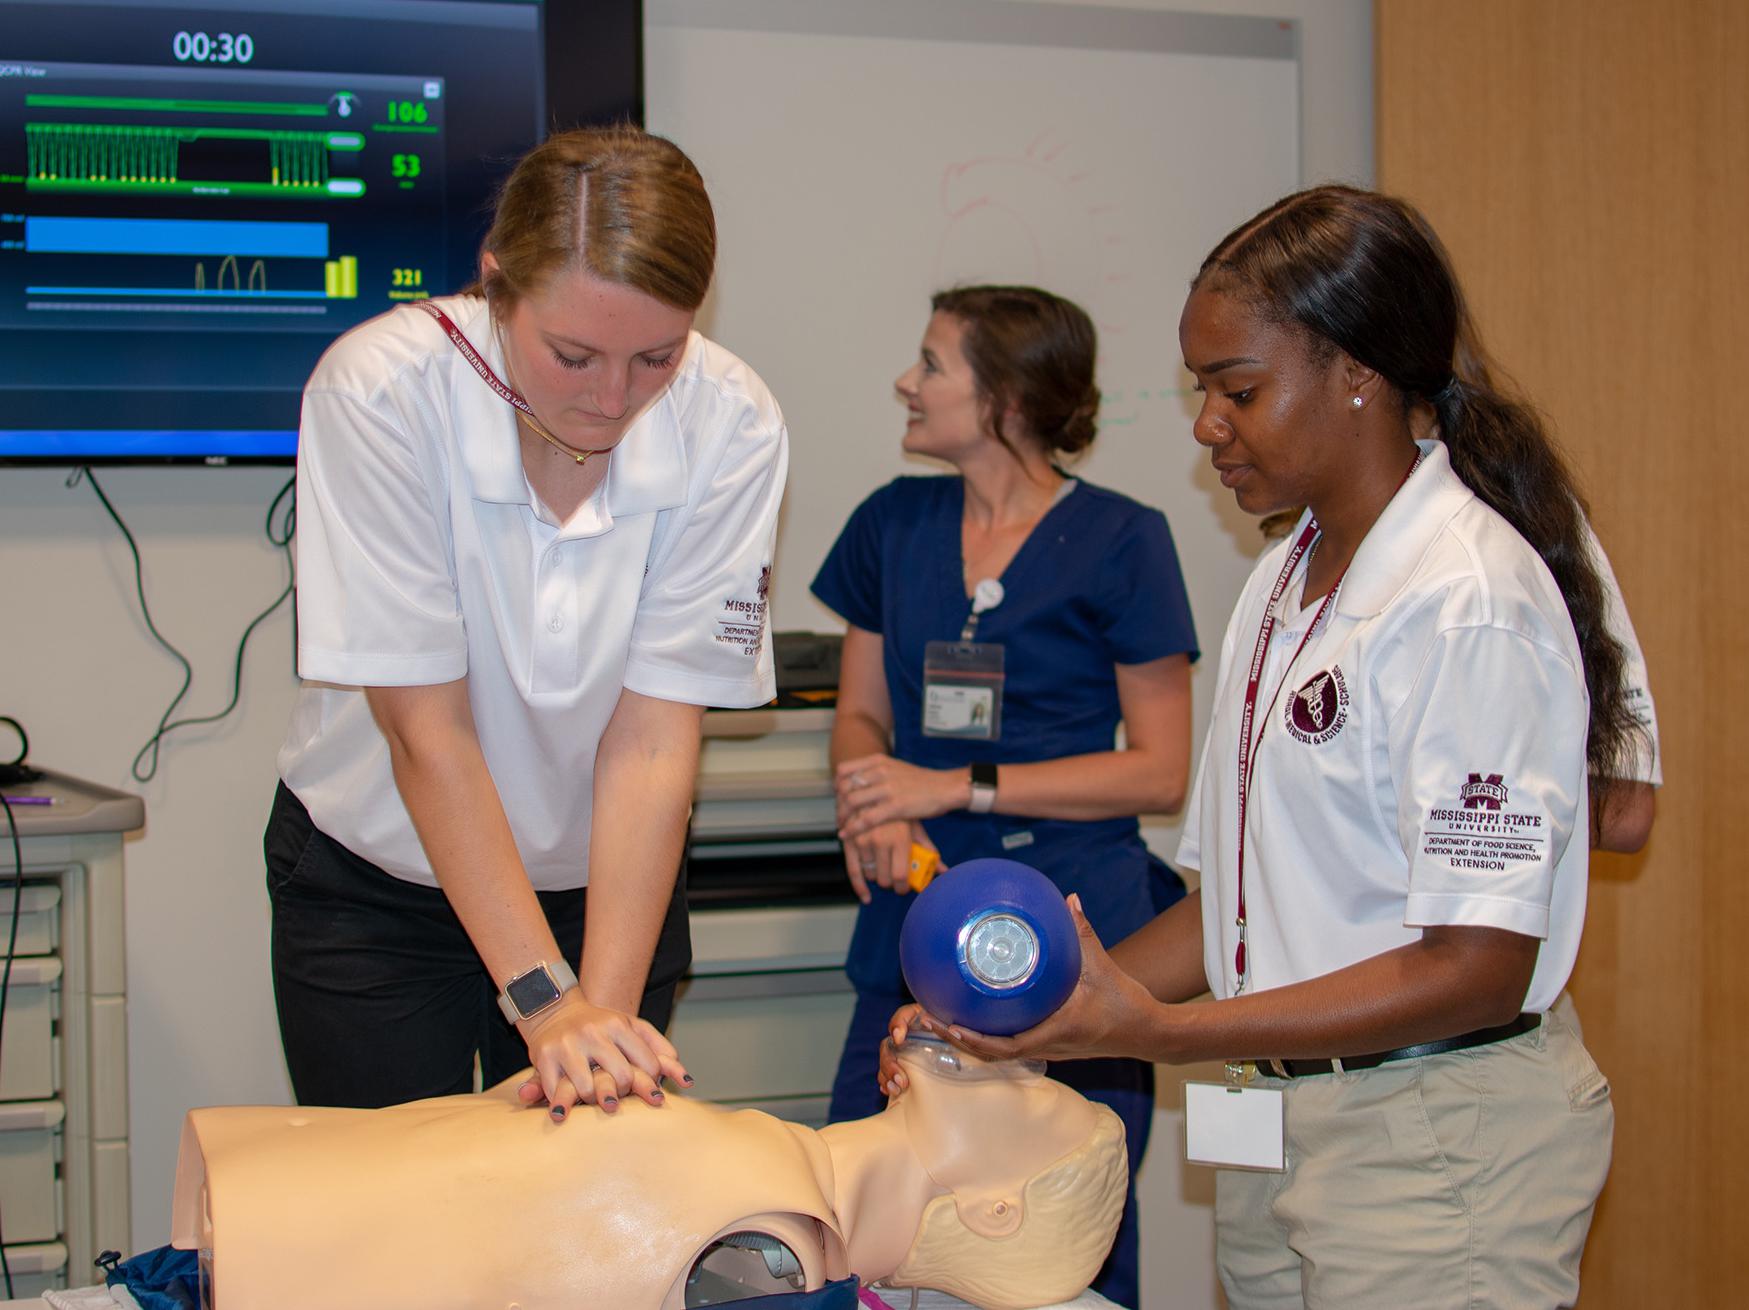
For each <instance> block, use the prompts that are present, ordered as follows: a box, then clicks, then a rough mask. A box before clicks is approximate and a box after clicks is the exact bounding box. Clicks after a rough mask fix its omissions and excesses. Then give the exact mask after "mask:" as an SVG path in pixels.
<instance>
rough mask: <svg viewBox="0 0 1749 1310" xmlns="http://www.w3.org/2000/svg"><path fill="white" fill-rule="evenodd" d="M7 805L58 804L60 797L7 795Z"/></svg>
mask: <svg viewBox="0 0 1749 1310" xmlns="http://www.w3.org/2000/svg"><path fill="white" fill-rule="evenodd" d="M6 803H7V804H8V805H58V804H59V803H60V798H59V797H56V796H8V797H7V798H6Z"/></svg>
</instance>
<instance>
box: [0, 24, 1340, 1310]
mask: <svg viewBox="0 0 1749 1310" xmlns="http://www.w3.org/2000/svg"><path fill="white" fill-rule="evenodd" d="M943 2H944V3H948V2H950V0H943ZM1028 2H1029V0H1011V3H1015V4H1024V3H1028ZM1073 2H1083V0H1073ZM1084 2H1087V3H1093V2H1096V0H1084ZM1102 2H1104V3H1108V4H1109V3H1114V0H1102ZM1133 7H1137V8H1154V9H1194V10H1206V11H1216V12H1234V13H1262V14H1272V15H1278V16H1281V17H1284V18H1293V19H1299V20H1301V21H1302V24H1303V26H1302V31H1303V42H1304V44H1303V47H1302V62H1301V68H1302V77H1303V82H1302V110H1301V158H1302V166H1303V170H1304V174H1305V178H1306V179H1307V180H1320V179H1324V178H1346V179H1353V180H1360V181H1365V180H1367V179H1369V178H1370V176H1371V173H1372V33H1371V13H1372V6H1371V3H1370V0H1257V2H1256V3H1250V2H1246V3H1232V4H1222V3H1219V2H1218V0H1172V2H1171V3H1134V4H1133ZM666 73H667V70H666V69H664V68H663V67H662V66H660V65H659V64H651V65H650V66H649V67H648V68H647V82H648V85H649V87H650V88H652V92H654V89H655V88H657V87H659V86H661V85H662V81H663V78H664V76H665V75H666ZM1218 110H1219V112H1221V113H1232V112H1241V111H1242V107H1235V106H1232V105H1224V106H1219V107H1218ZM682 144H683V145H684V144H685V143H684V142H682ZM756 144H757V143H756V142H750V143H749V148H755V147H756ZM1234 217H1235V219H1237V218H1239V217H1242V215H1235V216H1234ZM1188 273H1189V270H1186V275H1187V276H1188ZM901 344H902V343H901ZM1163 348H1164V349H1167V350H1170V349H1172V347H1171V345H1170V343H1164V344H1163ZM895 371H896V367H895V368H892V369H889V368H887V367H886V365H885V364H884V362H883V364H882V365H881V371H880V381H881V382H882V383H884V381H885V379H886V377H887V376H888V374H889V373H891V372H895ZM821 439H829V438H821ZM64 476H65V475H64V473H63V472H60V471H55V470H18V469H4V470H0V713H4V714H10V715H13V716H14V717H16V718H18V719H20V720H22V721H23V722H24V723H25V724H26V726H27V727H28V728H29V729H30V731H31V736H32V746H33V750H32V755H33V759H34V760H35V761H36V762H38V763H40V764H44V765H47V766H50V767H53V768H57V769H60V770H63V771H66V772H71V773H76V774H80V775H82V776H85V777H89V778H91V779H93V780H95V781H98V782H102V783H106V784H109V785H112V786H118V787H128V788H130V789H132V790H137V791H138V792H140V794H141V795H143V796H144V798H145V801H146V809H147V827H146V830H145V831H144V833H143V834H141V835H140V836H138V837H136V838H134V839H133V840H131V841H130V842H129V844H128V861H129V866H128V873H129V902H128V952H129V990H130V995H129V1035H130V1042H131V1049H130V1057H129V1066H130V1078H131V1081H132V1086H131V1099H130V1105H131V1116H132V1125H131V1130H132V1133H133V1140H134V1148H133V1180H134V1181H133V1192H134V1198H133V1199H134V1206H133V1212H134V1245H135V1246H136V1247H137V1248H145V1247H148V1246H151V1245H155V1244H158V1243H160V1242H162V1241H164V1240H165V1239H166V1238H167V1236H168V1232H169V1218H168V1206H169V1194H170V1187H171V1182H172V1178H173V1174H174V1163H175V1149H176V1134H177V1131H178V1127H179V1124H180V1122H181V1118H182V1115H183V1112H184V1111H185V1110H186V1109H188V1108H189V1107H191V1106H195V1105H200V1104H208V1103H215V1102H275V1101H284V1100H287V1099H289V1093H288V1088H287V1083H286V1079H285V1074H284V1067H283V1063H282V1061H281V1058H280V1053H279V1044H278V1036H277V1031H276V1027H275V1022H274V1015H273V1002H272V993H271V984H270V981H269V973H268V963H267V900H266V894H265V890H264V888H263V883H262V878H263V873H262V868H261V860H260V832H261V825H262V823H263V821H264V820H265V817H266V813H267V806H268V802H269V799H270V796H271V792H272V786H273V758H274V753H275V751H276V750H277V748H278V744H279V738H280V734H281V732H282V730H283V726H284V723H285V719H286V715H287V713H288V712H289V708H290V704H291V697H292V691H293V686H294V684H293V678H292V672H291V625H290V620H289V618H288V616H286V615H285V614H284V613H283V612H282V613H281V614H279V615H276V616H275V617H274V618H273V619H271V620H269V621H268V622H267V623H265V624H263V625H262V627H261V628H260V629H259V630H258V631H257V633H256V636H255V639H254V643H253V646H252V651H251V656H250V662H249V665H248V667H247V670H246V674H245V685H244V697H243V703H242V706H241V708H240V710H239V711H238V713H237V714H236V715H234V716H233V717H232V718H231V719H230V720H228V721H227V722H226V724H225V725H223V726H222V727H219V728H216V729H214V728H202V729H195V730H192V731H190V732H188V733H185V734H180V735H179V737H178V738H173V739H172V741H171V743H170V744H169V745H168V746H167V748H166V752H165V755H164V761H163V766H162V769H161V771H160V773H159V775H158V778H157V779H156V781H154V782H153V783H151V784H149V785H146V786H143V787H135V786H133V784H132V783H131V781H130V779H129V778H128V765H129V762H130V761H131V760H132V758H133V756H134V752H135V751H136V750H137V749H138V747H139V746H140V744H141V743H142V742H143V741H144V740H145V738H146V737H147V735H148V734H149V733H150V731H151V729H152V727H153V725H154V724H155V723H156V721H157V718H158V715H159V713H160V712H161V710H162V708H163V706H164V704H165V702H166V701H167V700H168V699H169V697H170V695H171V694H172V693H173V692H174V690H175V687H176V684H177V680H178V675H177V670H176V668H175V666H174V665H173V664H172V663H171V661H170V659H169V657H168V656H166V655H163V654H162V653H161V652H159V651H158V650H157V649H156V648H155V647H154V645H153V644H152V642H151V639H150V637H149V635H148V634H147V633H146V631H145V628H144V625H143V624H142V623H141V621H140V619H139V617H138V612H137V607H136V605H135V602H134V598H133V581H132V571H131V570H132V566H131V563H130V562H129V560H128V557H127V553H126V550H125V547H124V546H123V545H122V543H121V541H120V539H119V536H118V535H117V533H116V532H115V530H114V528H113V527H112V526H111V525H110V524H109V522H108V520H107V519H106V518H105V517H104V515H103V513H102V511H101V508H100V507H99V506H98V504H97V502H96V499H95V497H94V496H92V494H91V492H90V490H89V488H87V487H83V486H81V487H77V488H73V489H67V488H66V487H64V486H63V482H64ZM100 476H101V477H102V478H103V482H104V486H105V488H106V489H107V490H108V491H109V492H110V495H111V497H112V499H114V500H115V502H116V503H117V506H118V508H120V509H121V511H122V512H123V514H124V516H126V517H127V519H128V521H129V523H130V525H131V526H132V527H133V529H134V532H135V535H136V536H137V538H138V539H139V542H140V545H141V548H142V550H143V552H144V554H145V559H146V585H147V589H148V595H149V597H150V598H151V600H152V602H153V606H154V613H155V615H156V617H157V619H158V622H159V626H160V628H161V629H162V630H163V631H164V632H165V633H166V634H167V635H168V636H170V638H171V639H172V640H173V641H176V642H177V643H178V644H180V645H182V646H183V647H184V649H185V650H186V651H187V652H188V654H189V655H190V657H191V658H192V659H193V661H194V663H195V667H196V669H197V671H198V676H197V680H196V683H195V688H194V692H193V697H192V702H191V706H192V708H193V709H194V711H195V712H197V713H204V712H210V711H212V710H215V709H217V708H218V707H219V706H220V705H222V704H223V702H224V700H225V698H226V696H227V695H228V691H229V677H230V667H231V657H232V653H233V652H234V650H235V644H236V638H237V636H238V634H239V633H240V632H241V631H242V628H243V626H244V625H245V623H247V621H248V619H249V618H250V617H251V616H252V615H253V614H254V613H255V612H256V611H257V610H258V609H259V608H260V607H261V606H262V605H264V604H265V603H266V602H267V601H268V600H270V599H271V598H272V596H273V595H274V594H276V592H277V591H278V589H279V587H280V586H281V585H283V581H284V573H283V565H282V563H281V559H280V556H279V554H278V552H276V551H275V550H273V549H272V547H270V546H269V545H268V544H267V542H266V541H265V539H264V538H263V536H262V535H261V520H262V518H263V516H264V515H265V512H266V508H267V504H268V502H269V501H270V500H271V499H272V497H273V494H274V492H275V491H276V490H277V489H278V487H279V485H280V482H281V481H283V476H284V475H283V474H282V473H280V472H278V471H275V470H249V469H230V470H223V469H221V470H207V469H127V470H116V471H113V472H106V473H102V474H101V475H100ZM794 495H795V492H794V491H793V490H792V499H793V497H794ZM1209 512H1210V513H1211V514H1214V513H1215V510H1214V508H1213V507H1212V506H1211V508H1210V511H1209ZM1177 526H1178V530H1179V531H1180V533H1181V534H1182V533H1183V532H1184V531H1186V530H1187V528H1188V527H1189V526H1190V525H1187V524H1184V523H1179V524H1178V525H1177ZM1198 617H1199V622H1200V624H1201V626H1202V629H1203V632H1204V639H1205V641H1212V640H1213V639H1214V637H1215V635H1216V634H1218V632H1219V631H1220V624H1219V621H1218V620H1211V618H1210V617H1208V616H1206V615H1202V614H1199V616H1198ZM778 618H779V621H780V622H786V621H787V622H807V623H810V624H812V623H815V622H817V621H818V620H817V619H816V617H815V616H813V615H811V614H808V615H803V614H795V615H788V616H786V615H784V614H782V613H780V614H779V615H778ZM1165 849H1169V846H1168V847H1166V848H1165ZM1175 1076H1176V1075H1170V1076H1169V1077H1168V1078H1167V1079H1166V1080H1165V1081H1166V1085H1167V1088H1168V1090H1167V1091H1166V1092H1165V1093H1164V1094H1163V1098H1162V1103H1163V1106H1164V1107H1165V1108H1164V1109H1163V1111H1162V1114H1161V1116H1160V1121H1159V1123H1158V1125H1157V1136H1156V1140H1157V1141H1158V1142H1159V1143H1160V1149H1158V1150H1157V1152H1156V1155H1155V1157H1154V1158H1155V1165H1154V1166H1153V1167H1152V1168H1150V1169H1149V1170H1148V1171H1146V1172H1145V1174H1144V1178H1143V1187H1144V1193H1145V1204H1146V1205H1147V1206H1148V1207H1149V1215H1150V1219H1149V1227H1148V1249H1147V1254H1146V1257H1145V1259H1146V1263H1145V1265H1144V1273H1145V1277H1146V1278H1147V1280H1148V1285H1149V1303H1150V1305H1156V1306H1179V1305H1183V1306H1203V1305H1207V1304H1209V1303H1210V1298H1211V1295H1212V1293H1211V1292H1210V1291H1209V1287H1210V1283H1209V1279H1208V1275H1207V1261H1208V1245H1207V1238H1206V1234H1207V1231H1208V1229H1207V1210H1206V1202H1205V1199H1204V1195H1203V1193H1204V1189H1205V1185H1206V1180H1205V1179H1201V1178H1193V1177H1190V1176H1189V1175H1187V1174H1184V1173H1183V1172H1181V1171H1180V1170H1178V1169H1176V1168H1164V1169H1163V1168H1161V1167H1160V1162H1161V1161H1167V1160H1169V1156H1168V1154H1167V1152H1168V1151H1169V1150H1171V1149H1172V1148H1171V1142H1172V1140H1173V1136H1174V1135H1175V1134H1176V1133H1177V1132H1178V1131H1180V1130H1179V1129H1178V1128H1177V1122H1178V1121H1177V1120H1176V1118H1175V1117H1174V1114H1175V1112H1174V1110H1173V1108H1172V1107H1173V1105H1174V1104H1175V1094H1174V1093H1173V1092H1172V1091H1171V1090H1170V1089H1171V1088H1173V1087H1175V1082H1174V1081H1173V1078H1175ZM1199 1223H1200V1224H1201V1225H1202V1226H1201V1227H1200V1228H1198V1227H1197V1226H1196V1225H1197V1224H1199Z"/></svg>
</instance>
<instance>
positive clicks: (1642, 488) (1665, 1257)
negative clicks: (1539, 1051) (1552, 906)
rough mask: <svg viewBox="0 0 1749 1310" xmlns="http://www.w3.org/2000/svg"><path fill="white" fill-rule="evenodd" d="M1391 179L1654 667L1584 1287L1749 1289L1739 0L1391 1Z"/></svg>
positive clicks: (1618, 895) (1746, 239)
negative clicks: (1643, 801) (1644, 801)
mask: <svg viewBox="0 0 1749 1310" xmlns="http://www.w3.org/2000/svg"><path fill="white" fill-rule="evenodd" d="M1376 19H1377V22H1376V34H1377V42H1378V48H1377V57H1378V118H1377V122H1378V166H1379V178H1380V185H1381V186H1382V187H1384V188H1385V189H1386V190H1390V191H1395V192H1398V193H1400V194H1403V195H1405V196H1407V197H1409V198H1410V199H1412V200H1414V201H1415V202H1416V203H1417V204H1419V205H1421V206H1422V207H1423V208H1424V209H1425V210H1426V212H1427V214H1428V216H1429V217H1430V218H1431V220H1432V222H1433V224H1434V226H1435V228H1437V229H1438V231H1439V232H1440V233H1441V235H1442V236H1443V237H1444V239H1445V241H1446V243H1447V245H1448V246H1449V248H1450V250H1451V253H1452V256H1453V259H1454V262H1455V263H1456V265H1457V268H1458V272H1459V275H1460V277H1461V278H1462V279H1463V282H1464V284H1465V287H1466V290H1467V292H1468V294H1469V298H1470V301H1471V305H1472V308H1473V310H1474V311H1475V314H1476V317H1477V319H1478V321H1479V323H1480V326H1481V329H1482V333H1483V337H1484V340H1486V341H1487V342H1488V343H1489V345H1490V347H1491V349H1492V350H1493V352H1494V353H1495V354H1496V355H1497V356H1498V357H1499V359H1500V360H1501V361H1502V362H1503V363H1504V364H1505V365H1506V366H1507V368H1508V369H1509V371H1511V372H1512V373H1513V374H1514V375H1515V376H1516V378H1517V379H1518V381H1519V382H1520V384H1521V385H1522V386H1523V388H1524V389H1525V390H1526V391H1527V392H1528V393H1529V394H1530V395H1531V397H1532V398H1534V399H1535V400H1536V401H1537V402H1538V404H1539V405H1541V406H1542V407H1543V408H1544V409H1545V410H1546V411H1547V413H1548V414H1549V415H1550V416H1551V418H1552V419H1553V421H1554V424H1555V427H1556V429H1557V431H1558V433H1559V435H1560V437H1561V439H1562V441H1563V442H1564V444H1565V445H1566V447H1567V449H1568V451H1569V453H1570V454H1571V456H1572V458H1573V461H1574V463H1575V464H1576V465H1577V467H1578V469H1579V471H1580V473H1581V476H1582V478H1583V479H1584V482H1585V484H1586V487H1587V490H1588V492H1589V495H1590V498H1591V503H1592V509H1593V517H1594V519H1595V522H1596V526H1597V530H1598V532H1599V534H1600V535H1601V536H1602V538H1603V541H1604V543H1605V546H1606V547H1607V549H1608V551H1609V555H1610V557H1611V559H1612V561H1613V562H1614V565H1615V568H1616V572H1617V574H1618V575H1619V577H1620V579H1621V584H1622V589H1623V591H1624V593H1625V595H1626V597H1627V601H1628V606H1629V609H1630V611H1631V612H1632V614H1633V618H1634V622H1635V626H1636V627H1637V629H1638V631H1639V634H1640V638H1641V642H1642V644H1643V645H1644V647H1645V651H1646V656H1647V659H1648V661H1649V664H1650V667H1651V673H1652V687H1653V693H1654V696H1655V698H1656V700H1657V705H1658V714H1659V720H1660V727H1661V730H1662V737H1663V746H1664V773H1665V788H1664V791H1663V792H1662V794H1661V795H1660V798H1659V815H1658V821H1657V826H1656V829H1655V831H1654V834H1653V837H1652V841H1651V844H1650V846H1649V847H1648V849H1647V850H1646V851H1645V852H1644V853H1643V854H1642V855H1640V856H1638V857H1635V858H1631V859H1628V858H1621V857H1604V858H1599V859H1597V860H1596V861H1595V862H1594V863H1593V866H1592V905H1591V912H1590V917H1589V921H1588V924H1587V929H1586V940H1585V946H1584V949H1583V952H1582V954H1581V957H1580V964H1579V970H1578V973H1577V975H1576V976H1575V979H1574V982H1573V988H1572V990H1573V992H1574V995H1575V997H1576V1000H1577V1002H1578V1005H1579V1009H1580V1013H1581V1015H1582V1017H1583V1020H1584V1024H1585V1029H1586V1037H1587V1041H1588V1043H1589V1045H1590V1046H1591V1048H1592V1050H1593V1052H1594V1053H1595V1054H1596V1056H1597V1058H1598V1062H1599V1063H1600V1064H1601V1065H1602V1066H1603V1068H1604V1070H1605V1071H1606V1072H1607V1073H1608V1074H1609V1075H1610V1077H1611V1079H1612V1081H1613V1083H1614V1086H1615V1104H1616V1113H1617V1129H1616V1148H1615V1149H1616V1153H1615V1163H1614V1167H1613V1170H1612V1174H1611V1178H1610V1182H1609V1185H1608V1188H1607V1190H1606V1191H1605V1194H1604V1200H1603V1204H1602V1206H1601V1207H1600V1210H1599V1214H1598V1219H1597V1223H1596V1225H1595V1227H1594V1228H1593V1230H1592V1240H1591V1245H1590V1249H1589V1251H1588V1252H1587V1256H1586V1264H1585V1294H1584V1299H1583V1304H1584V1305H1585V1306H1587V1307H1607V1308H1611V1310H1613V1308H1615V1307H1620V1308H1621V1310H1627V1308H1628V1307H1634V1308H1636V1310H1637V1308H1639V1307H1644V1306H1651V1305H1685V1304H1706V1305H1723V1304H1749V1286H1746V1280H1749V1241H1745V1239H1744V1234H1745V1233H1746V1232H1749V1201H1746V1200H1745V1189H1744V1186H1743V1182H1742V1176H1741V1169H1740V1167H1739V1166H1740V1163H1741V1162H1742V1161H1743V1160H1744V1159H1745V1156H1746V1150H1745V1148H1746V1147H1749V1141H1746V1138H1749V1131H1746V1129H1745V1122H1746V1112H1745V1110H1744V1109H1743V1108H1742V1106H1741V1104H1740V1102H1741V1099H1742V1094H1741V1089H1742V1088H1743V1087H1744V1086H1745V1081H1746V1080H1745V1073H1746V1069H1749V1056H1746V1054H1745V1037H1746V1036H1749V1031H1746V1030H1749V1022H1746V1020H1749V1004H1746V1002H1749V860H1746V859H1745V851H1746V850H1749V767H1746V765H1749V745H1746V743H1749V603H1746V601H1745V595H1746V593H1749V586H1746V584H1749V578H1746V577H1745V571H1746V570H1749V531H1746V528H1745V523H1746V522H1749V515H1746V510H1749V456H1746V454H1745V451H1746V450H1749V433H1746V432H1745V430H1744V429H1745V427H1746V426H1749V425H1746V423H1745V408H1746V407H1745V403H1744V402H1745V396H1746V395H1749V390H1746V388H1749V89H1746V88H1749V4H1744V3H1742V0H1658V2H1657V3H1653V0H1463V2H1462V3H1451V2H1450V0H1379V4H1378V9H1377V14H1376Z"/></svg>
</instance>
